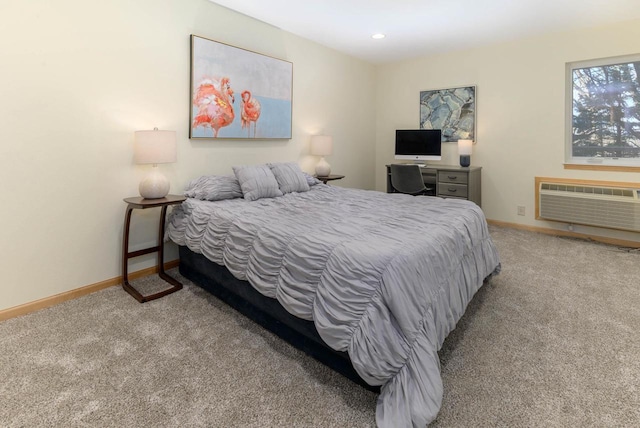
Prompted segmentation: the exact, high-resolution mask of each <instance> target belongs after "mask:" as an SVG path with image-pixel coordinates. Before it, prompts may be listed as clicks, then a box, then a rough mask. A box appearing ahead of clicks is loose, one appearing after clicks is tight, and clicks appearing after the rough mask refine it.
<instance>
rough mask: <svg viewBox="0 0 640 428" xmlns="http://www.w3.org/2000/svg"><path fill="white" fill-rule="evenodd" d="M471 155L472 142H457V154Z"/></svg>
mask: <svg viewBox="0 0 640 428" xmlns="http://www.w3.org/2000/svg"><path fill="white" fill-rule="evenodd" d="M472 153H473V140H458V154H459V155H471V154H472Z"/></svg>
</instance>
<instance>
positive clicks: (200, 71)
mask: <svg viewBox="0 0 640 428" xmlns="http://www.w3.org/2000/svg"><path fill="white" fill-rule="evenodd" d="M292 86H293V64H292V63H291V62H288V61H284V60H281V59H277V58H273V57H270V56H267V55H262V54H259V53H256V52H251V51H248V50H245V49H240V48H237V47H234V46H230V45H227V44H224V43H220V42H216V41H214V40H209V39H205V38H202V37H198V36H195V35H191V85H190V89H191V95H190V114H189V138H194V139H195V138H209V139H210V138H218V139H232V138H236V139H237V138H242V139H290V138H291V115H292V113H291V101H292Z"/></svg>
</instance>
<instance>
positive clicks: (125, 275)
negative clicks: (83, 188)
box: [122, 195, 187, 303]
mask: <svg viewBox="0 0 640 428" xmlns="http://www.w3.org/2000/svg"><path fill="white" fill-rule="evenodd" d="M186 199H187V198H185V197H184V196H180V195H167V196H166V197H164V198H158V199H145V198H142V197H140V196H137V197H134V198H125V199H124V201H125V202H126V203H127V211H126V212H125V214H124V236H123V238H122V288H124V289H125V290H126V291H127V293H129V294H131V295H132V296H133V297H135V299H136V300H137V301H138V302H140V303H144V302H148V301H149V300H155V299H158V298H160V297H162V296H166V295H167V294H171V293H173V292H174V291H178V290H180V289H181V288H182V284H180V283H179V282H178V281H177V280H176V279H174V278H172V277H170V276H169V275H167V274H166V273H165V271H164V221H165V218H166V215H167V207H168V206H169V205H176V204H179V203H182V201H184V200H186ZM157 207H161V208H162V211H161V212H160V224H159V227H158V245H156V246H155V247H149V248H145V249H142V250H138V251H132V252H129V226H130V225H131V213H132V211H133V210H134V209H143V210H144V209H147V208H157ZM155 252H157V253H158V276H160V278H162V279H163V280H165V281H166V282H168V283H169V284H171V286H172V287H171V288H168V289H166V290H163V291H160V292H159V293H155V294H151V295H148V296H143V295H142V294H140V292H139V291H138V290H136V289H135V288H134V287H133V286H132V285H131V284H129V272H128V271H129V259H132V258H134V257H138V256H142V255H144V254H149V253H155Z"/></svg>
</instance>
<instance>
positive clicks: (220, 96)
mask: <svg viewBox="0 0 640 428" xmlns="http://www.w3.org/2000/svg"><path fill="white" fill-rule="evenodd" d="M216 83H217V87H216ZM234 101H235V98H234V96H233V90H232V89H231V85H230V84H229V78H228V77H223V78H222V79H220V82H217V81H216V80H213V79H204V80H202V82H200V85H199V86H198V89H197V90H196V93H195V96H194V98H193V104H194V105H195V106H196V107H198V113H197V114H196V116H195V117H194V118H193V124H192V126H193V128H197V127H198V126H203V127H205V128H206V127H209V128H211V130H212V131H213V137H214V138H217V137H218V131H219V130H220V128H223V127H225V126H228V125H230V124H231V123H232V122H233V119H234V118H235V113H234V112H233V102H234Z"/></svg>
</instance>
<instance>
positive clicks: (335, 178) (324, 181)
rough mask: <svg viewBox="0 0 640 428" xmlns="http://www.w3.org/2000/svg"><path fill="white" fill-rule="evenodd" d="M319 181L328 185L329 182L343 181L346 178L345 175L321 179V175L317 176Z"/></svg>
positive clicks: (328, 176)
mask: <svg viewBox="0 0 640 428" xmlns="http://www.w3.org/2000/svg"><path fill="white" fill-rule="evenodd" d="M315 177H316V178H317V179H318V180H320V181H322V182H323V183H324V184H327V181H333V180H342V179H343V178H344V175H333V174H331V175H327V176H326V177H320V176H319V175H316V176H315Z"/></svg>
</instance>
